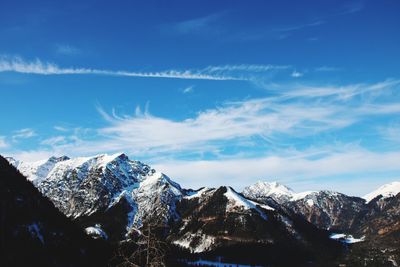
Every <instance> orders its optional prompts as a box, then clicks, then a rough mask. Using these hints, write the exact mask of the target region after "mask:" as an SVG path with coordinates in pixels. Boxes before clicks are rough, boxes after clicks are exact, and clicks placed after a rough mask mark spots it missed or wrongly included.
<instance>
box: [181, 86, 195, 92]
mask: <svg viewBox="0 0 400 267" xmlns="http://www.w3.org/2000/svg"><path fill="white" fill-rule="evenodd" d="M193 91H194V86H193V85H191V86H188V87H186V88H184V89H183V90H182V93H184V94H190V93H193Z"/></svg>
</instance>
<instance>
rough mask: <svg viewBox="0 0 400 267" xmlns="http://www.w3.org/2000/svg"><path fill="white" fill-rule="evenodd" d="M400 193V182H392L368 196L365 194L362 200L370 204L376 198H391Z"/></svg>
mask: <svg viewBox="0 0 400 267" xmlns="http://www.w3.org/2000/svg"><path fill="white" fill-rule="evenodd" d="M398 193H400V181H394V182H391V183H388V184H385V185H382V186H381V187H379V188H378V189H376V190H374V191H372V192H371V193H369V194H366V195H365V196H364V197H363V198H364V199H365V200H366V201H367V202H370V201H371V200H373V199H374V198H376V197H378V196H380V195H381V196H382V197H383V198H388V197H393V196H396V195H397V194H398Z"/></svg>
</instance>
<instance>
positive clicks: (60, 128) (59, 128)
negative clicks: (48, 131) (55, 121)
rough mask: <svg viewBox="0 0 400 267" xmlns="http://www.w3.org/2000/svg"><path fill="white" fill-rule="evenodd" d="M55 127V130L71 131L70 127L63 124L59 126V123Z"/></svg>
mask: <svg viewBox="0 0 400 267" xmlns="http://www.w3.org/2000/svg"><path fill="white" fill-rule="evenodd" d="M53 128H54V130H56V131H59V132H68V131H69V129H68V128H66V127H63V126H58V125H56V126H54V127H53Z"/></svg>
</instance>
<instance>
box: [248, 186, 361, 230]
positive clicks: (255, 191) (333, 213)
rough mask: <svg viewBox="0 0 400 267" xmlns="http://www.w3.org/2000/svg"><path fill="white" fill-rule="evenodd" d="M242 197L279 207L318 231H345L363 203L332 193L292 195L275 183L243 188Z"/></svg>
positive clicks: (284, 187) (287, 189)
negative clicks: (308, 223)
mask: <svg viewBox="0 0 400 267" xmlns="http://www.w3.org/2000/svg"><path fill="white" fill-rule="evenodd" d="M243 195H245V196H246V197H248V198H251V199H255V200H257V201H259V202H262V203H266V204H270V205H272V203H273V202H277V203H279V207H280V208H283V209H285V210H286V211H288V212H291V213H294V214H297V215H301V216H302V217H303V218H305V219H306V220H307V221H309V222H311V223H313V224H314V225H316V226H317V227H319V228H322V229H339V230H341V231H346V230H348V229H349V228H350V227H351V225H352V224H353V222H354V220H355V217H356V216H357V214H358V213H359V212H360V211H361V210H362V209H363V208H364V205H365V203H364V202H365V201H364V200H363V199H361V198H357V197H350V196H347V195H344V194H341V193H338V192H332V191H326V190H324V191H307V192H301V193H295V192H294V191H293V190H291V189H290V188H288V187H286V186H284V185H282V184H279V183H277V182H272V183H268V182H257V183H256V184H254V185H251V186H249V187H246V188H245V189H244V190H243Z"/></svg>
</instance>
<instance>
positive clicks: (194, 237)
mask: <svg viewBox="0 0 400 267" xmlns="http://www.w3.org/2000/svg"><path fill="white" fill-rule="evenodd" d="M193 241H194V242H193ZM172 243H173V244H175V245H178V246H180V247H183V248H187V249H189V250H190V251H191V252H192V253H201V252H204V251H207V250H209V249H210V248H211V247H212V246H213V245H214V243H215V237H213V236H210V235H206V234H203V233H202V232H201V231H199V232H197V233H186V234H185V235H184V236H183V237H182V238H180V239H178V240H175V241H173V242H172ZM193 243H194V244H193Z"/></svg>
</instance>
